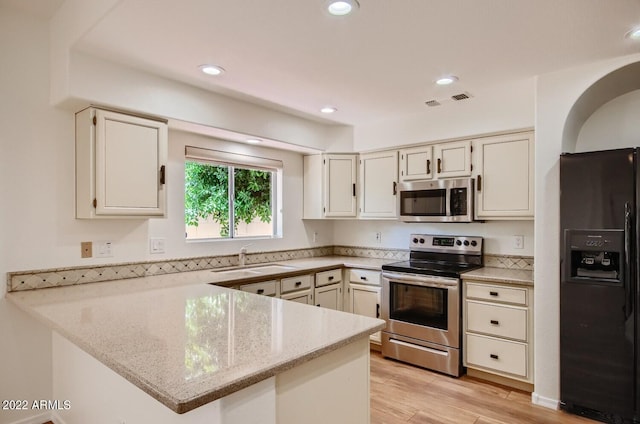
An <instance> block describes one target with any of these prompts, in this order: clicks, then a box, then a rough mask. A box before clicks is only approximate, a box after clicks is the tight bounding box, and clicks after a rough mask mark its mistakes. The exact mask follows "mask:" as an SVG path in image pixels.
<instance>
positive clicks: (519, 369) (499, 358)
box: [466, 334, 528, 378]
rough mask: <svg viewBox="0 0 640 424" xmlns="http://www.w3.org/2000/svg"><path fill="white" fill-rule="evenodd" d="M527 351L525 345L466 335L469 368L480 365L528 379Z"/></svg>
mask: <svg viewBox="0 0 640 424" xmlns="http://www.w3.org/2000/svg"><path fill="white" fill-rule="evenodd" d="M527 349H528V346H527V345H526V344H525V343H518V342H511V341H506V340H499V339H494V338H491V337H483V336H478V335H475V334H467V335H466V350H467V365H468V366H472V365H478V366H480V367H484V368H490V369H493V370H496V371H501V372H505V373H509V374H514V375H517V376H520V377H525V378H526V377H528V376H527V368H528V367H527Z"/></svg>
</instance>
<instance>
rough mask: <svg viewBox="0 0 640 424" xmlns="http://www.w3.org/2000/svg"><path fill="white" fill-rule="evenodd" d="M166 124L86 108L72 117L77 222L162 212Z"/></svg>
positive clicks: (166, 144)
mask: <svg viewBox="0 0 640 424" xmlns="http://www.w3.org/2000/svg"><path fill="white" fill-rule="evenodd" d="M167 134H168V129H167V123H166V121H159V120H153V119H148V118H142V117H138V116H132V115H127V114H123V113H119V112H112V111H106V110H101V109H96V108H87V109H84V110H82V111H80V112H78V113H77V114H76V218H151V217H156V218H157V217H164V216H165V213H166V197H167V194H166V186H165V178H166V177H165V173H166V164H167V151H168V135H167Z"/></svg>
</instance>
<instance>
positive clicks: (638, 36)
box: [625, 27, 640, 40]
mask: <svg viewBox="0 0 640 424" xmlns="http://www.w3.org/2000/svg"><path fill="white" fill-rule="evenodd" d="M625 37H627V38H630V39H632V40H640V27H636V28H634V29H632V30H631V31H629V32H627V33H626V34H625Z"/></svg>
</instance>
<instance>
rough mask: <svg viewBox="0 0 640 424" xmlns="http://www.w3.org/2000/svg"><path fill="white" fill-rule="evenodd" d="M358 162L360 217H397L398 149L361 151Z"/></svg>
mask: <svg viewBox="0 0 640 424" xmlns="http://www.w3.org/2000/svg"><path fill="white" fill-rule="evenodd" d="M359 162H360V165H359V169H360V193H359V196H358V197H359V203H360V207H359V215H360V217H361V218H395V217H397V215H398V214H397V213H396V209H397V202H396V186H397V183H398V151H397V150H393V151H386V152H377V153H363V154H361V155H360V161H359Z"/></svg>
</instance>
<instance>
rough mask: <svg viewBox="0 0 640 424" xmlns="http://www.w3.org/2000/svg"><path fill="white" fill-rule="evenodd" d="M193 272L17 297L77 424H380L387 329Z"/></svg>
mask: <svg viewBox="0 0 640 424" xmlns="http://www.w3.org/2000/svg"><path fill="white" fill-rule="evenodd" d="M208 272H209V271H197V272H185V273H180V274H171V275H164V276H154V277H142V278H136V279H127V280H119V281H112V282H108V283H94V284H85V285H82V286H69V287H58V288H52V289H41V290H30V291H23V292H13V293H9V294H8V295H7V297H8V299H10V300H11V301H13V302H14V303H15V304H16V305H18V306H19V307H21V308H22V309H24V310H26V311H27V312H29V313H31V314H32V315H34V316H35V317H36V318H38V319H39V320H41V321H44V322H45V323H47V324H48V325H49V326H50V327H51V328H52V333H53V336H52V337H53V396H54V397H55V398H56V399H61V401H62V400H69V401H70V408H68V409H66V410H60V411H58V414H59V416H60V417H61V418H62V420H63V422H65V423H67V424H73V423H82V422H91V423H95V424H101V423H105V424H107V423H127V424H130V423H136V422H162V423H167V424H173V423H175V424H182V423H190V424H191V423H193V424H199V423H205V422H206V423H211V422H215V423H223V424H236V423H238V424H239V423H243V424H247V423H261V424H269V423H273V424H275V423H276V422H277V423H278V424H286V423H300V422H306V423H316V422H318V423H320V422H349V423H363V424H364V423H368V422H369V340H368V336H369V335H370V334H372V333H374V332H376V331H378V330H380V329H381V328H382V327H383V326H384V322H383V321H381V320H378V319H373V318H367V317H363V316H359V315H354V314H349V313H345V312H339V311H333V310H328V309H324V308H317V307H313V306H310V305H302V304H298V303H295V302H288V301H284V300H281V299H273V298H269V297H265V296H258V295H254V294H251V293H246V292H241V291H238V290H232V289H228V288H225V287H219V286H214V285H211V284H204V283H203V279H205V278H207V277H206V276H207V274H206V273H208Z"/></svg>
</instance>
